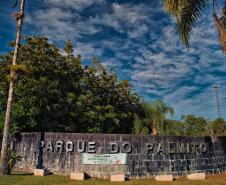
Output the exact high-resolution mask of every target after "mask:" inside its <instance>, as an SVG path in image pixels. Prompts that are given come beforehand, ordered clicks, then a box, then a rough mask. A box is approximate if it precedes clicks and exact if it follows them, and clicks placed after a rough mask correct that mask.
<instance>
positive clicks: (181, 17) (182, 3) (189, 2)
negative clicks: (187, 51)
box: [163, 0, 226, 52]
mask: <svg viewBox="0 0 226 185" xmlns="http://www.w3.org/2000/svg"><path fill="white" fill-rule="evenodd" d="M218 1H219V0H163V2H164V8H165V11H166V12H168V13H170V14H171V15H173V16H174V17H175V19H176V23H177V27H178V33H179V36H180V39H181V40H182V42H183V44H185V45H186V46H187V47H188V48H189V47H190V42H189V41H190V35H191V33H192V31H193V27H194V25H195V23H196V22H197V20H198V19H199V18H200V17H201V16H202V14H203V12H204V10H205V9H206V8H207V7H209V6H211V8H212V10H213V14H214V18H215V24H216V27H217V29H218V32H219V36H220V43H221V45H222V47H223V51H224V52H226V25H225V23H226V21H225V20H226V1H225V5H224V8H223V11H222V13H223V16H222V17H221V19H219V18H218V17H217V15H216V13H215V9H216V8H215V7H216V3H217V2H218ZM222 19H223V20H224V21H223V22H222V21H221V20H222Z"/></svg>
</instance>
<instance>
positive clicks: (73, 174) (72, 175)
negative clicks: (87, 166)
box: [70, 172, 85, 181]
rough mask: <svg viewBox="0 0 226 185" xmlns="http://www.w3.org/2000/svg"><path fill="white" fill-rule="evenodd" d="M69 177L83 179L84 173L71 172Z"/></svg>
mask: <svg viewBox="0 0 226 185" xmlns="http://www.w3.org/2000/svg"><path fill="white" fill-rule="evenodd" d="M70 179H73V180H80V181H82V180H84V179H85V173H84V172H72V173H71V175H70Z"/></svg>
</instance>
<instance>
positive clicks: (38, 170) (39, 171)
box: [34, 169, 46, 176]
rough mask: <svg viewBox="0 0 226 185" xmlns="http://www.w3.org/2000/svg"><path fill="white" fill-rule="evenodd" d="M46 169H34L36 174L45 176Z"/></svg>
mask: <svg viewBox="0 0 226 185" xmlns="http://www.w3.org/2000/svg"><path fill="white" fill-rule="evenodd" d="M45 175H46V170H45V169H34V176H45Z"/></svg>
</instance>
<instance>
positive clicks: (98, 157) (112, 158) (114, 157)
mask: <svg viewBox="0 0 226 185" xmlns="http://www.w3.org/2000/svg"><path fill="white" fill-rule="evenodd" d="M81 161H82V164H127V155H126V154H125V153H118V154H88V153H83V154H82V160H81Z"/></svg>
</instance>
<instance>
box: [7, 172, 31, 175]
mask: <svg viewBox="0 0 226 185" xmlns="http://www.w3.org/2000/svg"><path fill="white" fill-rule="evenodd" d="M10 175H13V176H33V173H21V172H13V173H11V174H10Z"/></svg>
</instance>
